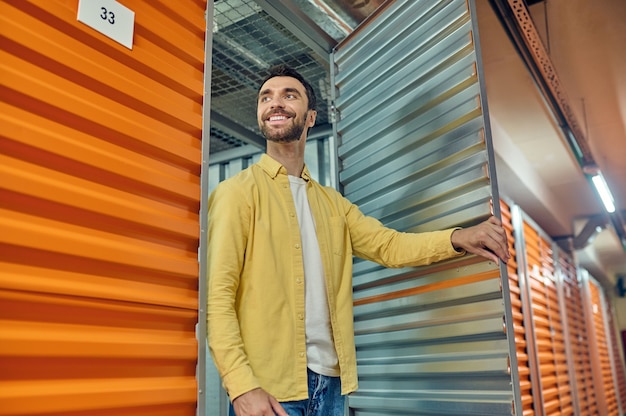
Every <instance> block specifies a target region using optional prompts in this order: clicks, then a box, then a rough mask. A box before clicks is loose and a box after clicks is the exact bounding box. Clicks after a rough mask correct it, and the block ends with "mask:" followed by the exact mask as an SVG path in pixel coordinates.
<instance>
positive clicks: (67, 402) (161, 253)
mask: <svg viewBox="0 0 626 416" xmlns="http://www.w3.org/2000/svg"><path fill="white" fill-rule="evenodd" d="M78 3H79V2H78V1H77V0H57V1H53V0H49V1H36V0H33V1H26V0H14V1H3V2H1V3H0V28H1V29H0V37H1V40H0V42H1V43H2V50H1V51H0V97H1V100H0V107H1V108H0V120H1V121H0V123H1V126H2V127H1V128H0V177H1V178H2V179H1V180H0V212H1V213H0V223H1V225H0V230H1V231H0V263H1V264H0V413H1V414H4V415H35V414H36V415H56V416H59V415H64V416H79V415H90V416H96V415H98V416H103V415H116V416H124V415H128V416H130V415H132V416H140V415H150V416H155V415H173V414H175V415H195V414H196V407H197V405H196V403H197V380H196V371H197V370H196V366H197V361H198V341H197V340H196V334H195V328H196V324H197V322H198V285H199V272H198V270H199V266H198V247H199V233H200V226H199V211H200V174H201V162H202V105H203V102H202V100H203V83H204V36H205V18H204V14H205V8H206V3H205V1H203V0H181V1H176V2H163V1H140V0H120V2H119V3H123V5H124V6H126V7H127V8H129V9H131V10H132V11H134V13H135V23H134V42H133V45H132V46H133V47H132V50H131V49H128V48H126V47H124V46H122V45H120V44H118V43H117V42H115V41H113V40H112V39H109V38H108V37H105V36H104V35H102V34H101V33H99V32H97V31H95V30H94V29H92V28H91V27H88V26H87V25H85V24H83V23H81V22H79V21H77V7H78ZM109 4H110V3H109Z"/></svg>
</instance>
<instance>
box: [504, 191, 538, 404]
mask: <svg viewBox="0 0 626 416" xmlns="http://www.w3.org/2000/svg"><path fill="white" fill-rule="evenodd" d="M512 208H514V206H513V205H512V204H509V203H507V202H505V201H503V200H501V201H500V211H501V212H502V222H503V224H504V226H505V229H506V230H507V238H508V243H509V252H510V253H511V260H509V262H508V263H507V269H508V278H509V291H510V298H511V309H512V311H511V312H512V315H513V326H514V334H515V355H516V357H517V368H518V374H519V386H520V387H519V388H520V396H521V403H522V408H521V412H522V414H523V415H525V416H532V415H534V414H535V411H534V410H533V396H532V382H531V371H530V365H531V364H530V362H529V358H528V342H527V340H526V330H525V324H524V308H523V307H522V288H523V287H524V283H523V282H521V281H520V275H519V274H518V271H519V264H518V255H519V254H520V253H518V252H517V251H516V249H515V246H516V239H517V238H522V236H521V235H518V233H517V232H516V231H517V230H516V229H515V227H514V225H513V223H514V221H513V212H515V211H514V210H513V209H512Z"/></svg>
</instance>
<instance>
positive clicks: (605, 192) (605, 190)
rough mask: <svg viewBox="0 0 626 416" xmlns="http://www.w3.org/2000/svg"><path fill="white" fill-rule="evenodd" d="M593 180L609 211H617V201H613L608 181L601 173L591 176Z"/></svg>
mask: <svg viewBox="0 0 626 416" xmlns="http://www.w3.org/2000/svg"><path fill="white" fill-rule="evenodd" d="M591 181H592V182H593V186H595V187H596V190H597V191H598V194H599V195H600V198H602V203H603V204H604V208H606V210H607V212H608V213H613V212H615V203H614V202H613V195H611V191H610V190H609V187H608V185H607V184H606V181H605V180H604V176H602V174H601V173H598V174H597V175H595V176H593V177H592V178H591Z"/></svg>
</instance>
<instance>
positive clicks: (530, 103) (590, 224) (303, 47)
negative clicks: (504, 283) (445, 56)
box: [210, 0, 626, 285]
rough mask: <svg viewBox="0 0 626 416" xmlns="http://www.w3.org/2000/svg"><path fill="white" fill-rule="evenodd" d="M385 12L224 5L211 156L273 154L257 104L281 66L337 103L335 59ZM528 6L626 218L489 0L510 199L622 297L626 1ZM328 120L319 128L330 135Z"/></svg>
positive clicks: (492, 95)
mask: <svg viewBox="0 0 626 416" xmlns="http://www.w3.org/2000/svg"><path fill="white" fill-rule="evenodd" d="M383 2H384V1H383V0H287V1H281V2H280V4H281V6H278V7H276V6H274V5H272V4H273V3H275V2H269V1H265V0H215V3H214V5H215V10H214V25H213V65H212V82H211V144H210V149H211V155H212V156H217V155H218V154H225V155H233V156H235V155H241V154H245V153H246V152H253V151H258V149H259V148H263V147H264V140H262V139H261V138H260V135H259V133H258V130H257V125H256V110H255V103H256V99H255V96H256V90H257V88H258V84H259V82H260V81H261V78H262V77H261V75H260V74H262V73H263V72H264V71H265V70H266V69H267V68H268V67H269V66H270V65H272V64H276V63H287V64H290V65H292V66H294V67H296V68H297V69H298V70H299V71H300V72H302V73H303V75H304V76H305V77H306V78H308V79H309V80H310V81H311V82H312V84H314V86H315V88H316V89H317V93H318V96H319V97H322V100H325V99H327V98H328V92H327V91H328V88H329V87H328V84H329V81H328V62H327V61H328V52H329V51H330V49H331V48H332V46H333V45H334V44H336V43H337V42H338V41H340V40H341V39H343V38H344V37H345V36H346V35H347V34H348V33H350V31H352V30H353V28H355V27H356V26H357V25H358V24H359V23H360V22H362V21H363V20H364V19H365V18H366V17H367V16H369V15H370V14H371V13H372V12H373V11H374V10H376V8H377V7H378V6H379V5H380V4H382V3H383ZM528 3H529V4H530V5H529V6H528V8H529V10H530V14H531V16H532V20H533V22H534V26H535V28H536V30H537V31H538V32H539V34H540V36H541V41H542V43H543V45H544V48H545V50H546V54H547V56H548V58H549V60H550V61H551V62H552V64H553V66H554V69H555V73H556V75H557V76H558V80H559V82H560V86H561V89H560V91H559V94H560V95H561V96H562V97H560V99H562V100H564V102H566V103H567V104H568V105H569V108H570V109H571V113H572V114H573V117H574V119H575V121H576V123H577V124H578V125H579V126H580V131H581V132H582V135H583V136H584V137H582V138H581V137H579V138H578V139H579V140H585V143H583V145H585V144H586V145H588V148H589V149H590V150H589V151H590V153H591V155H592V158H593V161H594V162H595V164H596V165H597V166H598V168H599V169H600V170H601V172H602V173H603V176H604V177H605V179H606V181H607V183H608V185H609V188H610V189H611V191H612V193H613V197H614V199H615V205H616V207H617V209H618V214H617V217H616V216H615V215H616V214H613V216H611V217H609V216H608V215H607V214H606V212H605V211H604V208H603V206H602V204H601V202H600V200H599V198H598V197H597V196H596V194H595V193H594V191H593V188H592V186H591V185H590V182H589V181H588V179H587V178H586V177H585V175H584V174H583V172H582V169H581V166H580V162H579V159H578V158H577V157H576V156H575V155H574V152H573V151H572V147H571V144H570V143H569V142H568V141H567V140H566V139H565V138H564V137H565V135H564V134H563V133H562V129H561V128H560V126H559V125H560V121H559V120H560V119H559V118H558V117H555V115H554V113H553V112H552V111H551V110H550V108H551V107H550V105H549V100H548V99H546V97H545V96H544V94H542V93H541V92H540V90H541V89H540V88H538V87H537V85H538V84H537V82H536V81H535V79H533V77H532V76H531V72H530V71H529V69H528V67H527V65H525V63H524V61H523V59H522V57H521V54H520V53H519V52H518V50H517V49H516V48H515V47H514V46H513V42H512V41H511V38H510V37H509V36H508V35H507V32H506V31H505V29H504V25H503V24H502V21H501V20H499V18H498V17H497V16H496V13H494V10H493V9H492V7H491V5H490V2H489V1H488V0H477V1H476V8H477V12H478V22H479V36H480V49H481V54H482V60H483V64H484V75H485V77H484V79H485V85H486V91H487V99H488V104H489V117H490V120H491V127H492V136H493V141H494V149H495V153H496V169H497V180H498V185H499V189H500V192H501V194H502V195H503V196H504V197H506V198H509V199H510V200H511V201H513V202H515V203H516V204H518V205H519V206H521V207H522V209H523V210H524V211H525V212H526V213H527V214H528V216H529V217H531V218H532V219H533V220H534V221H535V222H536V223H537V224H538V225H539V226H540V227H541V228H542V229H543V230H544V231H545V232H546V233H548V234H549V235H550V236H551V237H552V238H553V239H555V240H557V241H560V242H562V243H563V242H566V241H573V242H574V243H576V246H577V247H581V248H580V249H579V250H577V251H576V254H577V258H578V260H579V262H580V263H581V265H582V266H583V267H585V268H587V269H588V270H589V271H590V272H591V273H592V274H593V275H594V276H595V277H596V278H597V279H598V280H600V281H601V282H602V283H604V284H605V285H613V284H614V283H615V281H616V277H617V276H625V277H626V246H625V245H624V244H625V243H626V240H620V236H622V237H623V236H624V234H625V233H626V231H624V230H623V225H622V226H620V224H623V218H626V213H625V212H624V210H626V53H620V50H622V49H623V45H626V24H624V23H623V22H624V21H626V1H624V0H602V1H598V0H545V1H537V0H534V1H529V2H528ZM320 107H324V106H320ZM326 109H327V107H326V108H321V111H320V114H318V121H317V125H316V128H318V127H321V126H324V125H326V124H327V123H328V112H327V111H326ZM616 218H617V222H616ZM619 221H622V222H621V223H620V222H619ZM616 224H617V225H616ZM597 226H600V228H598V229H596V228H597ZM616 227H617V228H616ZM599 229H601V231H599V232H598V230H599ZM588 231H589V232H588ZM618 231H619V232H618ZM568 237H570V238H573V240H568Z"/></svg>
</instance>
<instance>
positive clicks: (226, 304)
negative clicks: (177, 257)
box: [207, 181, 260, 400]
mask: <svg viewBox="0 0 626 416" xmlns="http://www.w3.org/2000/svg"><path fill="white" fill-rule="evenodd" d="M246 201H247V199H246V198H245V197H244V195H243V192H242V191H241V190H239V189H238V188H237V187H236V186H233V184H232V183H229V182H228V181H227V182H222V183H221V184H219V185H218V186H217V188H216V189H215V190H214V191H213V193H212V194H211V196H210V197H209V203H208V207H209V209H208V211H209V213H208V215H209V217H208V296H207V328H208V343H209V349H210V352H211V355H212V357H213V360H214V362H215V365H216V367H217V369H218V371H219V373H220V376H221V377H222V381H223V384H224V388H225V389H226V391H227V393H228V395H229V396H230V398H231V400H233V399H235V398H237V397H238V396H240V395H242V394H244V393H246V392H248V391H250V390H253V389H255V388H258V387H260V383H259V381H258V380H257V378H256V377H255V376H254V373H253V371H252V368H251V366H250V363H249V361H248V357H247V356H246V353H245V350H244V345H243V341H242V337H241V331H240V327H239V321H238V319H237V312H236V296H237V289H238V287H239V279H240V275H241V270H242V267H243V260H244V255H245V250H246V242H247V238H248V232H249V231H248V226H249V223H250V215H251V213H250V210H251V208H250V206H249V204H248V203H247V202H246Z"/></svg>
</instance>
